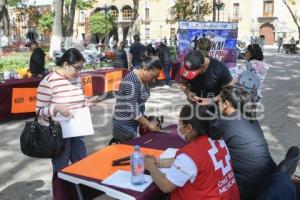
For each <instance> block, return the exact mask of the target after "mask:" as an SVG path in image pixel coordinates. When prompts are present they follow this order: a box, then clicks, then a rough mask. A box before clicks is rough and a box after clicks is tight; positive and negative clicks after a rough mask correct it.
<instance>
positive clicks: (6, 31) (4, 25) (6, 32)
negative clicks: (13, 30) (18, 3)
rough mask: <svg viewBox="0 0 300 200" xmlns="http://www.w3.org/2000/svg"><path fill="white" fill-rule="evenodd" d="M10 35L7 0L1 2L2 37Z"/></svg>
mask: <svg viewBox="0 0 300 200" xmlns="http://www.w3.org/2000/svg"><path fill="white" fill-rule="evenodd" d="M2 34H4V35H6V36H8V35H9V16H8V11H7V0H0V36H2Z"/></svg>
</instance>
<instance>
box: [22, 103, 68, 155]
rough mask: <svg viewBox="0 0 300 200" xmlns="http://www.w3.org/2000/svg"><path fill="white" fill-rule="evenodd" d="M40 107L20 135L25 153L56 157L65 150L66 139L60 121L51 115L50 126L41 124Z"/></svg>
mask: <svg viewBox="0 0 300 200" xmlns="http://www.w3.org/2000/svg"><path fill="white" fill-rule="evenodd" d="M39 114H40V109H39V110H38V113H37V114H36V116H35V118H34V120H33V121H27V122H26V124H25V127H24V129H23V132H22V134H21V137H20V145H21V151H22V152H23V154H25V155H27V156H30V157H34V158H55V157H57V156H59V155H60V154H61V153H62V151H63V150H64V146H65V141H64V139H63V138H62V129H61V126H60V124H59V123H58V122H54V121H53V120H52V118H51V117H49V123H50V125H49V126H44V125H41V124H39V122H38V116H39Z"/></svg>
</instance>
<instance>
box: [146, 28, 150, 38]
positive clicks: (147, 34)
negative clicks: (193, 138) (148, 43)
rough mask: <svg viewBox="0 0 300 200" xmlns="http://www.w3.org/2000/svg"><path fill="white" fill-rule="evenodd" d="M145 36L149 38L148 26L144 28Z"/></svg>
mask: <svg viewBox="0 0 300 200" xmlns="http://www.w3.org/2000/svg"><path fill="white" fill-rule="evenodd" d="M145 38H146V39H149V38H150V28H146V29H145Z"/></svg>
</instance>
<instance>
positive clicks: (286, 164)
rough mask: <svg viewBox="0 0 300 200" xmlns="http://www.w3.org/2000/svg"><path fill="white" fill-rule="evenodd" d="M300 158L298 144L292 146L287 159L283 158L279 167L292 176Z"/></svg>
mask: <svg viewBox="0 0 300 200" xmlns="http://www.w3.org/2000/svg"><path fill="white" fill-rule="evenodd" d="M299 159H300V150H299V148H298V147H297V146H292V147H290V148H289V150H288V151H287V153H286V156H285V159H284V160H282V161H281V162H280V163H279V165H278V166H277V169H278V170H279V171H281V172H283V173H285V174H287V175H289V177H292V176H293V174H294V173H295V171H296V168H297V165H298V161H299Z"/></svg>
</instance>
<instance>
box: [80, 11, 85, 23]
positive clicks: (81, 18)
mask: <svg viewBox="0 0 300 200" xmlns="http://www.w3.org/2000/svg"><path fill="white" fill-rule="evenodd" d="M84 21H85V17H84V11H80V13H79V23H84Z"/></svg>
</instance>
